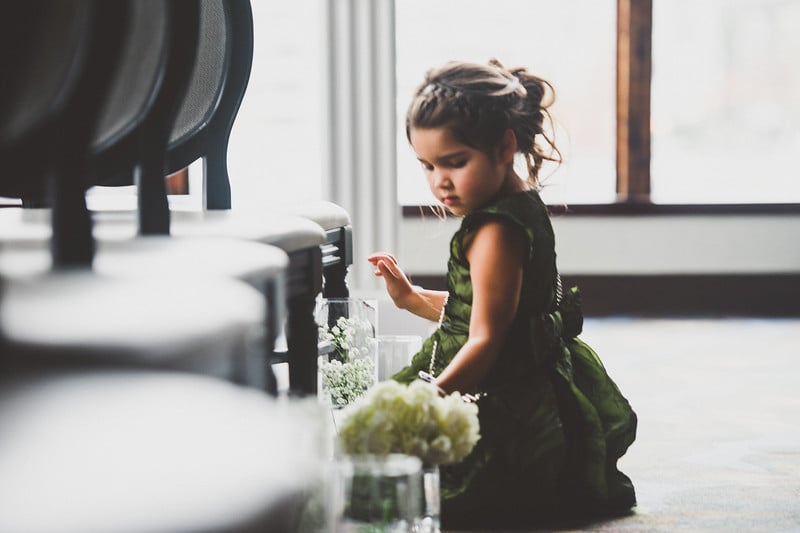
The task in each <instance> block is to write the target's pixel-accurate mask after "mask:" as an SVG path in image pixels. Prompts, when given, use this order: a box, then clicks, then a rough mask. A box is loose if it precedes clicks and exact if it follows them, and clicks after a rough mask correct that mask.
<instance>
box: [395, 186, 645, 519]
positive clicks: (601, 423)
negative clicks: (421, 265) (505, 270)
mask: <svg viewBox="0 0 800 533" xmlns="http://www.w3.org/2000/svg"><path fill="white" fill-rule="evenodd" d="M489 220H501V221H504V222H506V223H508V224H512V225H515V226H517V227H519V228H521V229H522V230H524V233H525V235H527V238H528V247H529V255H528V262H527V264H526V265H525V268H524V273H523V282H522V289H521V295H520V302H519V308H518V311H517V314H516V316H515V318H514V322H513V324H512V326H511V329H510V333H509V334H508V339H507V341H506V342H505V344H504V347H503V348H502V350H501V352H500V354H499V357H498V359H497V362H496V363H495V365H494V366H493V367H492V369H491V371H490V372H489V374H488V375H487V376H486V377H485V379H484V380H483V382H482V383H481V386H480V387H479V390H478V391H467V392H480V393H481V398H480V400H479V401H478V406H479V419H480V424H481V439H480V441H479V442H478V444H477V445H476V447H475V449H474V450H473V452H472V453H471V454H470V455H469V456H468V457H467V458H466V459H465V460H464V461H462V462H461V463H458V464H455V465H445V466H442V467H441V468H440V472H441V485H442V522H443V524H444V525H445V526H446V527H448V528H467V529H475V528H476V527H484V528H492V529H496V528H498V527H524V526H533V525H537V524H541V523H542V521H543V520H550V519H554V518H555V519H558V517H578V516H580V517H586V516H597V515H601V514H602V515H612V514H618V513H620V512H625V511H627V510H629V509H630V508H631V507H632V506H633V505H634V504H635V495H634V490H633V486H632V484H631V482H630V479H629V478H628V477H627V476H625V475H624V474H622V473H621V472H619V471H618V470H617V467H616V463H617V459H619V457H621V456H622V455H623V454H624V453H625V451H626V450H627V448H628V446H629V445H630V444H631V443H632V442H633V440H634V439H635V435H636V414H635V413H634V412H633V410H632V409H631V407H630V404H629V403H628V401H627V400H626V399H625V398H624V397H623V396H622V394H621V393H620V391H619V389H618V388H617V386H616V385H615V384H614V382H613V381H612V380H611V379H610V378H609V376H608V374H607V373H606V371H605V369H604V367H603V364H602V363H601V361H600V359H599V358H598V357H597V354H595V352H594V351H593V350H592V349H591V348H590V347H589V346H587V345H586V344H585V343H583V342H582V341H581V340H580V339H578V337H577V336H578V334H579V333H580V331H581V328H582V323H583V318H582V315H581V312H580V301H579V294H578V291H577V288H572V289H570V290H569V291H566V292H565V293H564V294H563V295H562V294H561V288H560V280H559V277H558V273H557V269H556V254H555V238H554V235H553V229H552V226H551V224H550V219H549V215H548V212H547V207H546V206H545V205H544V203H543V202H542V200H541V199H540V197H539V195H538V194H537V193H536V192H533V191H529V192H522V193H516V194H512V195H510V196H508V197H505V198H502V199H500V200H499V201H497V202H495V203H494V204H492V205H490V206H488V207H485V208H483V209H481V210H478V211H476V212H473V213H470V214H469V215H467V216H466V217H465V218H464V219H463V221H462V223H461V227H460V228H459V230H458V231H457V232H456V234H455V235H454V236H453V238H452V241H451V243H450V259H449V261H448V268H447V286H448V291H449V294H450V296H449V299H448V302H447V305H446V307H445V313H444V319H443V321H442V324H441V326H440V327H439V328H438V329H437V330H436V331H435V332H434V333H433V334H432V335H431V336H430V337H429V338H428V339H427V340H426V341H425V342H424V344H423V347H422V349H421V350H420V352H419V353H417V354H416V355H415V356H414V358H413V360H412V363H411V365H410V366H408V367H406V368H404V369H403V370H401V371H400V372H398V373H397V374H396V375H395V376H394V379H396V380H397V381H400V382H403V383H408V382H411V381H413V380H414V379H416V378H417V375H418V372H419V371H420V370H424V371H426V372H431V370H432V372H431V373H432V374H433V375H438V374H439V373H440V372H441V371H442V369H444V368H445V367H446V366H447V364H448V363H449V362H450V361H451V360H452V358H453V357H454V356H455V354H456V353H457V352H458V350H459V349H460V348H461V346H462V345H463V344H464V343H465V342H466V340H467V337H468V335H469V321H470V314H471V303H472V284H471V281H470V273H469V263H468V262H467V259H466V256H465V253H464V252H465V250H464V248H463V245H462V243H463V242H464V238H465V237H466V236H467V235H468V234H469V233H470V232H474V231H475V230H476V229H477V228H478V227H480V226H481V224H483V223H485V222H486V221H489ZM434 346H436V351H435V357H434V361H433V364H431V353H432V351H433V347H434Z"/></svg>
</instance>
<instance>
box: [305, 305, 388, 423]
mask: <svg viewBox="0 0 800 533" xmlns="http://www.w3.org/2000/svg"><path fill="white" fill-rule="evenodd" d="M315 318H316V321H317V325H318V327H319V344H318V345H319V360H318V363H317V364H318V383H317V391H318V394H319V398H320V400H321V401H322V402H323V403H326V404H329V405H330V406H331V407H332V408H334V409H339V408H342V407H344V406H346V405H348V404H349V403H351V402H352V401H354V400H355V399H357V398H358V397H360V396H361V395H363V394H364V392H366V390H367V389H368V388H369V387H371V386H373V385H374V384H375V383H376V381H377V357H378V353H377V342H376V333H377V331H378V302H377V300H371V299H362V298H320V299H319V300H318V301H317V308H316V311H315Z"/></svg>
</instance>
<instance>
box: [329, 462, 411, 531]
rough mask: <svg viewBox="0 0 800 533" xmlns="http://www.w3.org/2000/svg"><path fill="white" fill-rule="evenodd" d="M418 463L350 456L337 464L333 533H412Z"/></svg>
mask: <svg viewBox="0 0 800 533" xmlns="http://www.w3.org/2000/svg"><path fill="white" fill-rule="evenodd" d="M421 465H422V463H421V461H420V460H419V459H418V458H416V457H412V456H409V455H402V454H389V455H382V456H379V455H351V456H345V457H343V458H341V459H340V460H339V461H338V462H337V464H336V467H337V476H336V479H337V483H336V484H335V491H334V498H333V502H332V503H333V506H332V507H333V511H334V517H333V518H334V519H333V529H334V531H335V532H336V533H361V532H370V533H372V532H375V533H412V532H414V533H416V531H417V529H416V526H417V523H418V519H419V516H420V502H421V498H420V488H421V486H422V484H421V474H420V472H421Z"/></svg>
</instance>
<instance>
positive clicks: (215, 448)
mask: <svg viewBox="0 0 800 533" xmlns="http://www.w3.org/2000/svg"><path fill="white" fill-rule="evenodd" d="M326 431H327V426H326V424H325V419H324V418H323V416H322V411H321V410H320V408H319V406H318V405H317V404H316V402H315V401H314V400H313V399H312V400H309V401H306V400H293V401H291V402H290V401H278V400H275V399H273V398H270V397H268V396H266V395H265V394H263V393H261V392H258V391H255V390H253V389H248V388H243V387H239V386H236V385H232V384H230V383H226V382H223V381H220V380H216V379H211V378H206V377H201V376H193V375H185V374H177V373H166V372H164V373H161V372H152V371H127V372H121V371H95V372H83V373H74V372H73V373H54V374H50V375H37V376H35V377H32V376H31V375H28V377H25V376H17V377H14V378H11V377H9V376H5V379H4V380H3V382H2V383H0V435H1V436H2V437H1V438H0V472H2V473H3V474H2V476H0V531H26V532H31V533H42V532H56V531H57V532H83V533H92V532H103V533H115V532H122V531H126V532H127V531H131V532H133V531H136V532H188V531H193V532H200V531H244V530H247V531H287V532H288V531H296V530H298V529H299V528H300V523H301V522H302V521H304V520H309V519H312V518H313V517H311V516H309V515H307V513H308V511H309V504H310V502H312V500H311V499H310V496H311V495H312V494H314V491H321V487H324V486H325V480H324V479H322V474H321V473H322V472H324V471H325V469H324V468H323V466H324V461H325V458H326V457H327V456H328V452H329V450H328V449H327V447H328V444H327V441H328V434H327V433H326ZM321 498H322V496H320V500H319V501H320V502H323V501H324V500H322V499H321ZM312 508H313V505H312ZM320 512H323V510H322V508H321V507H320ZM321 520H324V517H323V518H322V519H321Z"/></svg>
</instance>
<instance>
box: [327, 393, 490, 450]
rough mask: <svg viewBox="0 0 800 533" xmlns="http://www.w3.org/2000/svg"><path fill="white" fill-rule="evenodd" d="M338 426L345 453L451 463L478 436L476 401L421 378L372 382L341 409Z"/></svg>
mask: <svg viewBox="0 0 800 533" xmlns="http://www.w3.org/2000/svg"><path fill="white" fill-rule="evenodd" d="M338 429H339V440H340V442H341V444H342V449H343V451H344V452H345V453H348V454H364V453H369V454H388V453H404V454H407V455H414V456H417V457H419V458H420V459H421V460H422V462H423V463H424V464H427V465H442V464H450V463H457V462H459V461H461V460H463V459H464V458H465V457H466V456H467V455H468V454H469V453H470V452H471V451H472V448H473V447H474V446H475V444H476V443H477V442H478V439H480V431H479V430H480V427H479V423H478V407H477V405H476V404H474V403H466V402H464V401H463V400H462V399H461V395H460V394H459V393H457V392H455V393H453V394H450V395H448V396H445V397H440V396H439V394H438V392H437V391H436V388H435V387H433V386H432V385H429V384H427V383H423V382H421V381H415V382H412V383H411V384H410V385H402V384H400V383H397V382H395V381H385V382H381V383H378V384H377V385H375V386H374V387H372V388H371V389H370V390H369V391H368V392H367V393H366V394H365V395H364V396H363V397H361V398H359V399H358V400H357V401H355V402H354V403H352V404H350V405H349V406H347V407H346V408H345V409H344V411H343V416H342V420H341V423H340V424H339V428H338Z"/></svg>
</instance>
